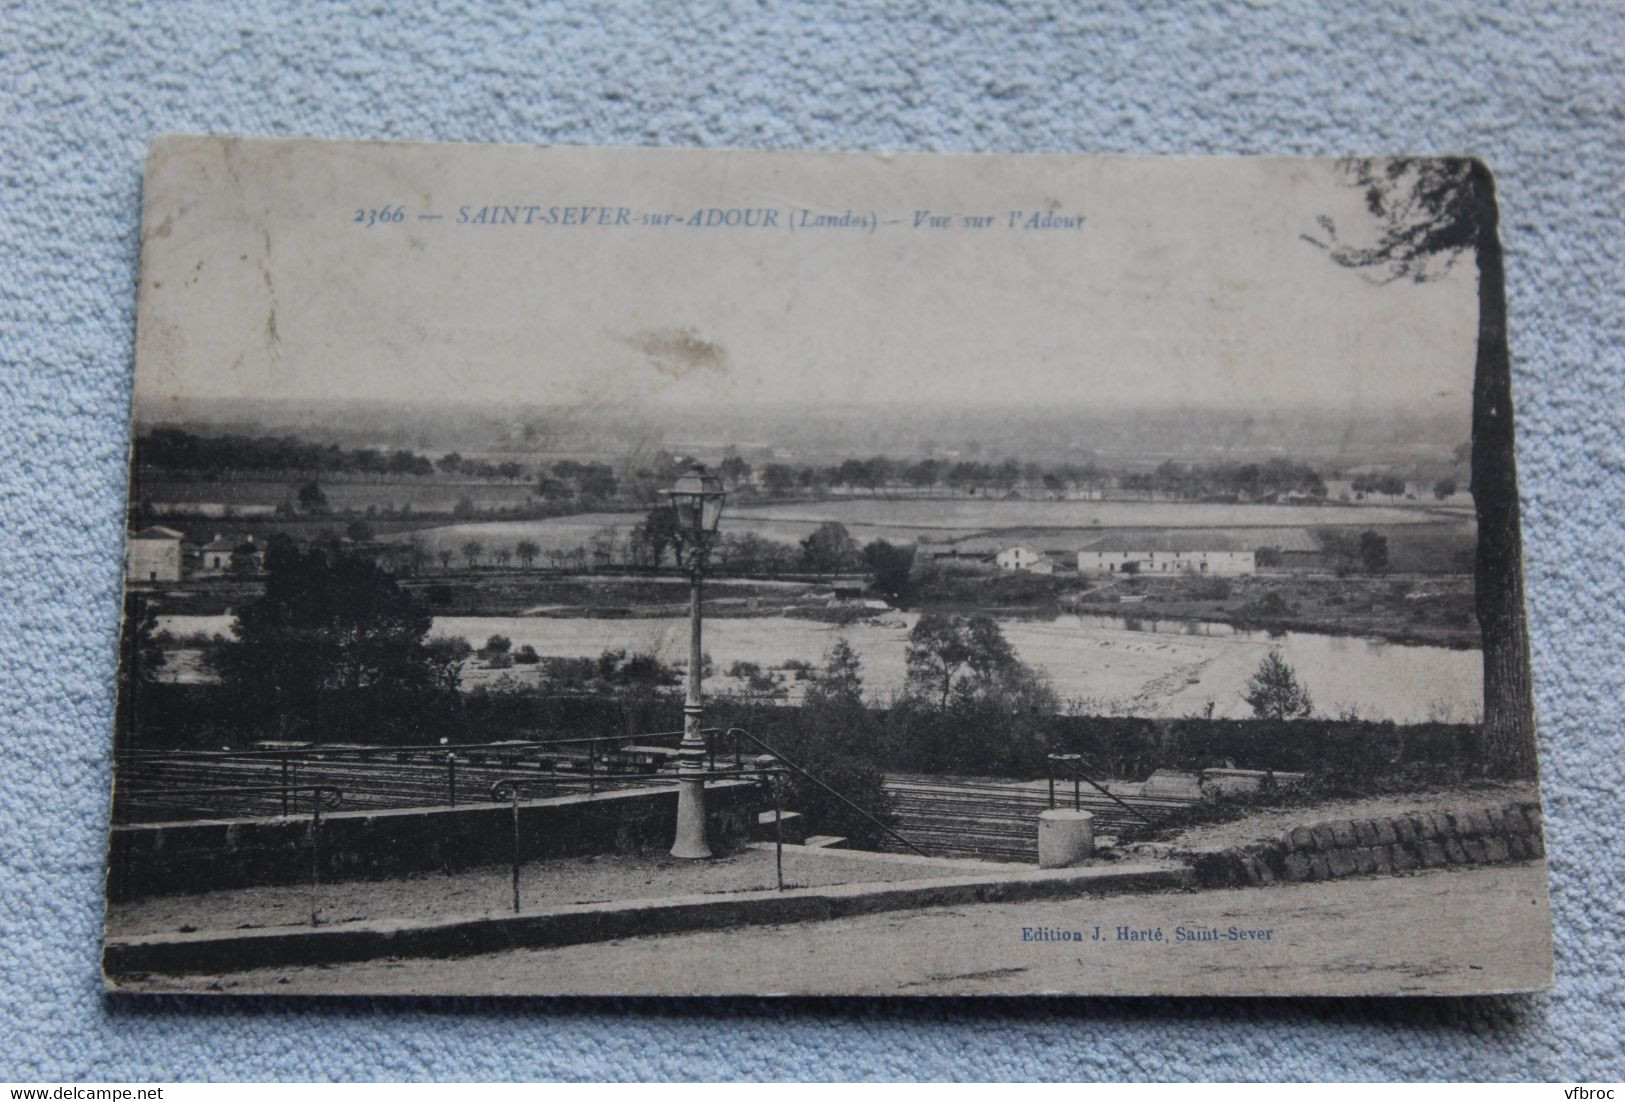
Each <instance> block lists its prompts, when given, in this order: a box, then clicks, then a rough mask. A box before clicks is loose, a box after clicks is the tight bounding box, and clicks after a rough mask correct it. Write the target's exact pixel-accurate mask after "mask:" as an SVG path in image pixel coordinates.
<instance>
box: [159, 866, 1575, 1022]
mask: <svg viewBox="0 0 1625 1102" xmlns="http://www.w3.org/2000/svg"><path fill="white" fill-rule="evenodd" d="M1097 926H1098V927H1099V928H1100V935H1101V940H1098V941H1096V940H1093V935H1094V933H1095V928H1096V927H1097ZM1119 926H1122V927H1125V928H1127V929H1128V930H1130V931H1152V932H1153V934H1152V937H1153V939H1152V940H1139V939H1124V938H1120V937H1119V936H1118V931H1117V927H1119ZM1182 927H1183V928H1184V929H1186V930H1187V931H1190V930H1198V929H1204V930H1205V929H1216V930H1218V931H1220V933H1221V937H1220V939H1219V940H1200V941H1183V940H1179V939H1178V933H1177V931H1178V930H1179V929H1180V928H1182ZM1024 928H1029V929H1034V930H1050V931H1073V932H1076V933H1079V934H1081V935H1082V937H1083V940H1081V941H1068V940H1057V939H1053V938H1048V937H1045V936H1044V935H1039V937H1040V938H1043V939H1042V940H1024V937H1023V929H1024ZM1232 928H1234V929H1235V930H1236V931H1237V933H1238V935H1239V936H1237V937H1235V938H1232V937H1231V935H1230V930H1231V929H1232ZM1159 929H1160V930H1161V932H1162V940H1160V941H1159V940H1155V939H1154V938H1155V933H1154V932H1155V931H1157V930H1159ZM1550 929H1551V918H1550V912H1549V910H1548V905H1547V898H1546V869H1545V866H1544V864H1542V863H1539V862H1537V863H1534V864H1525V865H1512V866H1496V867H1485V868H1473V869H1465V870H1461V871H1438V872H1427V873H1422V874H1420V875H1415V876H1405V877H1373V878H1355V879H1349V880H1341V881H1335V882H1330V883H1322V884H1291V885H1277V886H1274V887H1269V888H1253V889H1241V890H1233V891H1204V892H1193V893H1177V894H1161V895H1138V896H1112V897H1107V898H1096V899H1087V898H1086V899H1073V900H1058V901H1049V902H1039V903H1021V904H977V905H973V906H965V907H955V908H950V909H944V908H938V909H933V910H923V911H897V912H890V913H884V914H875V915H866V916H862V917H858V918H848V919H837V920H831V921H827V922H814V923H805V924H796V925H782V926H753V927H744V928H736V929H728V930H715V931H707V932H703V933H694V934H676V935H670V936H665V937H647V938H631V939H626V940H621V941H609V942H600V943H596V944H589V945H578V946H571V947H567V948H560V949H536V950H511V951H507V952H502V953H493V954H488V955H485V956H476V957H465V958H460V959H453V960H382V961H371V962H367V963H364V964H356V965H345V966H334V967H325V968H293V969H266V970H262V971H257V972H244V973H236V974H232V975H228V976H191V977H182V978H172V979H160V978H158V977H153V979H152V981H151V982H150V989H157V990H164V989H172V990H178V991H208V990H213V991H221V990H226V991H234V992H244V993H246V992H251V991H263V992H274V993H278V994H292V993H323V994H331V993H349V994H373V993H378V994H384V993H388V994H411V993H418V992H423V993H461V992H467V993H481V994H545V993H556V994H679V993H695V994H699V993H704V994H756V995H761V994H776V993H793V994H867V995H947V994H956V995H970V994H976V995H982V994H1042V993H1058V992H1064V993H1077V994H1184V995H1203V994H1231V995H1244V994H1258V995H1288V994H1323V995H1371V994H1405V993H1416V994H1420V993H1424V992H1425V993H1432V994H1465V993H1472V992H1483V991H1491V990H1496V991H1507V990H1529V989H1534V988H1538V987H1541V986H1544V985H1545V984H1546V983H1547V982H1548V980H1549V976H1550V968H1551V952H1552V949H1551V935H1550Z"/></svg>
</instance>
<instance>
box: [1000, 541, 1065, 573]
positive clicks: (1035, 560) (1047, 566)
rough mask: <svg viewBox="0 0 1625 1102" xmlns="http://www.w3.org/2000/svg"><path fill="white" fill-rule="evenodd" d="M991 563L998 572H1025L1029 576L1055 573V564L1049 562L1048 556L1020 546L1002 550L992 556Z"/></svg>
mask: <svg viewBox="0 0 1625 1102" xmlns="http://www.w3.org/2000/svg"><path fill="white" fill-rule="evenodd" d="M993 561H994V562H995V563H996V564H998V567H999V569H1000V570H1010V571H1015V570H1025V571H1026V572H1027V573H1029V574H1053V573H1055V564H1054V563H1052V562H1050V560H1049V556H1047V555H1045V554H1044V553H1043V552H1042V551H1035V550H1033V549H1032V548H1031V547H1025V546H1022V545H1021V544H1017V545H1015V546H1014V547H1006V548H1004V549H1003V550H1001V551H1000V552H999V553H998V554H997V555H994V556H993Z"/></svg>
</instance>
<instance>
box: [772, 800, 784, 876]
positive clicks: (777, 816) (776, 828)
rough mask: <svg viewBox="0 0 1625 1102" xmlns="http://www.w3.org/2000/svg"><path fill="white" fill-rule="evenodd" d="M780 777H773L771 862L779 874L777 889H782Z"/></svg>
mask: <svg viewBox="0 0 1625 1102" xmlns="http://www.w3.org/2000/svg"><path fill="white" fill-rule="evenodd" d="M781 779H782V778H780V777H774V778H773V863H774V866H775V867H776V868H777V870H778V874H779V891H781V892H782V891H783V890H784V796H783V793H782V791H781V790H780V788H779V781H780V780H781Z"/></svg>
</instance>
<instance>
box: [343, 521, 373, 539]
mask: <svg viewBox="0 0 1625 1102" xmlns="http://www.w3.org/2000/svg"><path fill="white" fill-rule="evenodd" d="M377 534H378V533H377V532H376V531H374V529H373V527H372V525H370V524H368V523H367V522H366V521H364V520H352V521H351V522H350V523H349V524H346V525H345V526H344V535H345V538H346V539H351V540H354V541H355V542H356V543H370V542H372V540H373V539H374V538H376V537H377Z"/></svg>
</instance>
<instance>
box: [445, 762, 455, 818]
mask: <svg viewBox="0 0 1625 1102" xmlns="http://www.w3.org/2000/svg"><path fill="white" fill-rule="evenodd" d="M446 795H447V797H448V798H449V799H450V800H451V806H452V807H456V806H457V755H456V754H447V755H446Z"/></svg>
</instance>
